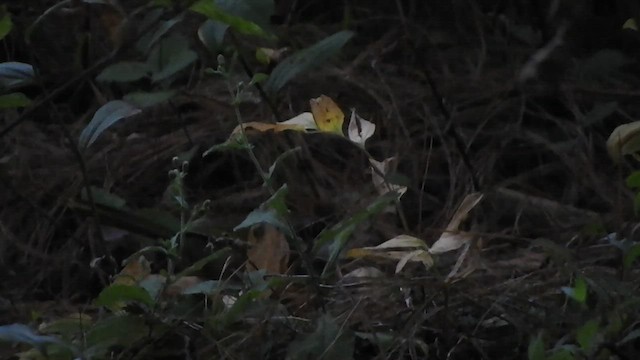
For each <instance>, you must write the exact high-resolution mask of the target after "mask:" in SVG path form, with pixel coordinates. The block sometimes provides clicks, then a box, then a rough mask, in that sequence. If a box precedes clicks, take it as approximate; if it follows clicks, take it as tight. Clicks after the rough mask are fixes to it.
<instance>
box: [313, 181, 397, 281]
mask: <svg viewBox="0 0 640 360" xmlns="http://www.w3.org/2000/svg"><path fill="white" fill-rule="evenodd" d="M397 198H398V197H397V194H395V193H389V194H386V195H382V196H379V197H378V198H376V199H375V200H374V201H373V202H372V203H371V204H370V205H369V206H367V208H366V209H363V210H360V211H358V212H356V213H355V214H353V215H352V216H351V217H350V218H347V219H345V220H343V221H341V222H339V223H338V224H336V225H334V226H332V227H331V228H329V229H325V230H323V231H322V232H321V233H320V234H318V236H317V237H316V238H315V239H314V242H313V254H314V256H316V257H324V256H322V255H321V250H323V251H324V250H325V249H326V250H327V251H328V257H327V258H326V259H327V263H326V264H325V266H324V269H323V270H322V276H328V275H329V274H330V273H331V272H333V270H334V268H335V263H336V262H337V260H338V258H339V257H340V254H341V253H342V250H343V249H344V248H345V246H346V245H347V243H348V242H349V240H350V239H351V234H352V233H353V231H354V230H355V229H356V226H357V225H358V224H360V223H362V222H363V221H365V220H367V219H368V218H369V217H371V216H373V215H376V214H379V213H380V212H381V211H383V210H384V209H385V208H386V207H387V206H388V205H389V204H391V203H393V202H394V201H396V200H397Z"/></svg>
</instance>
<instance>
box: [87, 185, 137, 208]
mask: <svg viewBox="0 0 640 360" xmlns="http://www.w3.org/2000/svg"><path fill="white" fill-rule="evenodd" d="M91 195H92V196H93V201H94V202H95V203H96V205H102V206H106V207H108V208H111V209H116V210H118V209H122V208H124V206H125V205H126V204H127V201H126V200H125V199H123V198H121V197H119V196H118V195H114V194H111V193H109V192H108V191H107V190H105V189H102V188H99V187H95V186H92V187H91ZM80 198H81V199H82V200H85V201H89V197H88V196H87V188H82V191H81V192H80Z"/></svg>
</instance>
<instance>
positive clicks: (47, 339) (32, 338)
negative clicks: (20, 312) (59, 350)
mask: <svg viewBox="0 0 640 360" xmlns="http://www.w3.org/2000/svg"><path fill="white" fill-rule="evenodd" d="M0 341H6V342H11V343H24V344H29V345H31V346H33V347H34V348H36V349H38V350H39V351H40V352H42V353H46V347H47V345H52V344H54V345H59V346H61V347H63V348H65V349H67V350H70V351H71V352H73V353H74V354H76V356H77V354H78V353H79V352H78V351H77V350H76V349H74V348H73V347H72V346H71V345H69V344H67V343H66V342H64V341H63V340H61V339H59V338H57V337H55V336H51V335H39V334H38V333H36V332H34V331H33V330H31V328H29V327H28V326H26V325H22V324H11V325H2V326H0Z"/></svg>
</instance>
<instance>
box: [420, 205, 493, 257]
mask: <svg viewBox="0 0 640 360" xmlns="http://www.w3.org/2000/svg"><path fill="white" fill-rule="evenodd" d="M483 197H484V195H483V194H482V193H473V194H469V195H467V196H466V197H465V198H464V199H463V200H462V202H461V203H460V205H459V206H458V209H457V210H456V212H455V213H454V214H453V217H452V218H451V221H450V222H449V225H447V229H446V231H445V232H444V233H442V235H440V238H439V239H438V240H437V241H436V242H435V243H433V245H431V248H430V249H429V252H430V253H431V254H442V253H445V252H448V251H452V250H457V249H459V248H460V247H462V246H463V245H465V244H467V243H469V241H471V240H472V239H473V235H472V234H470V233H467V232H464V231H459V230H458V229H459V228H460V224H461V223H462V221H464V220H465V219H466V218H467V216H468V215H469V212H470V211H471V210H472V209H473V208H474V207H475V206H476V205H478V203H480V200H482V198H483Z"/></svg>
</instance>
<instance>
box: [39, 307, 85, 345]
mask: <svg viewBox="0 0 640 360" xmlns="http://www.w3.org/2000/svg"><path fill="white" fill-rule="evenodd" d="M92 324H93V319H92V318H91V316H89V315H87V314H82V313H75V314H70V315H67V316H65V317H62V318H58V319H54V320H52V321H51V322H48V323H44V324H42V325H40V326H39V327H38V330H40V331H41V332H42V333H44V334H59V335H60V336H62V337H64V338H67V339H68V338H72V337H74V336H76V335H77V334H80V333H82V332H83V331H85V330H86V329H88V328H90V327H91V325H92Z"/></svg>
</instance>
